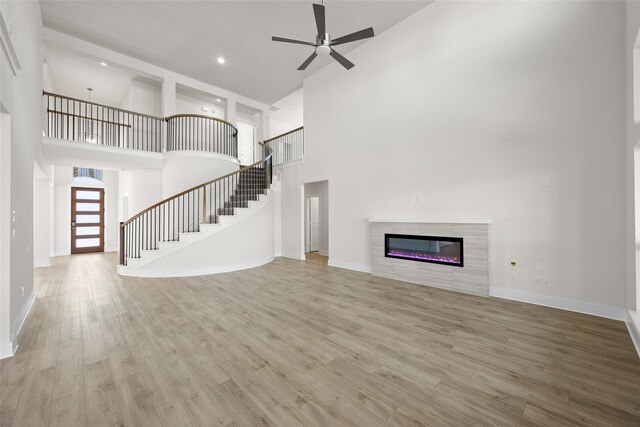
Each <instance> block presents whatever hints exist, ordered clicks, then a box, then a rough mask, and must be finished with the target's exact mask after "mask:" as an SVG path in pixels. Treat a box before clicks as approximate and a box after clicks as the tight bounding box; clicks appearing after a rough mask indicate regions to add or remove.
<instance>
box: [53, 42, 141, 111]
mask: <svg viewBox="0 0 640 427" xmlns="http://www.w3.org/2000/svg"><path fill="white" fill-rule="evenodd" d="M45 59H46V61H47V64H48V65H49V71H50V73H51V80H52V81H53V91H54V92H55V93H59V94H61V95H66V96H70V97H72V98H79V99H85V100H88V91H87V88H88V87H90V88H92V89H93V92H92V94H91V100H92V101H93V102H97V103H98V104H105V105H113V106H116V107H119V106H120V105H121V103H122V100H123V99H124V96H125V94H126V91H127V89H128V88H129V86H130V85H131V80H132V79H134V78H135V77H136V74H135V73H133V72H131V71H126V70H123V69H119V68H116V67H113V66H106V67H103V66H102V65H100V63H98V62H96V61H95V60H93V59H89V58H84V57H82V56H79V55H77V54H75V53H72V52H69V51H68V50H65V49H62V48H59V47H57V46H55V45H52V44H49V43H47V44H46V45H45Z"/></svg>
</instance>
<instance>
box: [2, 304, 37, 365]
mask: <svg viewBox="0 0 640 427" xmlns="http://www.w3.org/2000/svg"><path fill="white" fill-rule="evenodd" d="M35 300H36V293H35V291H31V295H29V298H28V299H27V302H26V303H25V304H24V306H22V310H20V314H19V315H18V317H17V318H16V320H15V321H14V322H13V326H14V327H13V328H12V330H15V331H16V332H15V335H14V336H13V340H12V341H2V342H0V359H4V358H6V357H12V356H13V355H14V354H16V351H18V347H19V344H18V339H17V338H18V336H19V335H20V331H21V330H22V326H24V322H25V321H26V320H27V317H29V313H30V312H31V307H33V303H34V302H35ZM16 325H17V326H18V327H17V328H16V327H15V326H16ZM12 333H13V332H12ZM14 345H15V347H14Z"/></svg>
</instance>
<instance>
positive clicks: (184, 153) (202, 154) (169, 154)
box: [162, 150, 240, 165]
mask: <svg viewBox="0 0 640 427" xmlns="http://www.w3.org/2000/svg"><path fill="white" fill-rule="evenodd" d="M162 154H163V155H164V158H165V159H168V158H175V157H178V158H180V157H182V158H184V157H188V158H191V157H194V156H195V157H198V158H207V157H208V158H210V159H216V160H226V161H228V162H231V163H234V164H236V165H239V164H240V160H239V159H237V158H235V157H233V156H229V155H227V154H221V153H210V152H208V151H198V150H173V151H165V152H163V153H162Z"/></svg>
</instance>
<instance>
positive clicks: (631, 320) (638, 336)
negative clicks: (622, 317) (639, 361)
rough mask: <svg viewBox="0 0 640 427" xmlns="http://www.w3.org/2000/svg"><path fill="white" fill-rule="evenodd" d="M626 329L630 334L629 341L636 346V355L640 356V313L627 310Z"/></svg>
mask: <svg viewBox="0 0 640 427" xmlns="http://www.w3.org/2000/svg"><path fill="white" fill-rule="evenodd" d="M627 329H628V330H629V335H631V341H633V345H634V346H635V347H636V351H637V352H638V357H640V313H639V312H637V311H631V310H629V311H627Z"/></svg>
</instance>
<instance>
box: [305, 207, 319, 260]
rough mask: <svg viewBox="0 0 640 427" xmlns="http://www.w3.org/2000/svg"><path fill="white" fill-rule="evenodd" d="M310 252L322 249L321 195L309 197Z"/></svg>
mask: <svg viewBox="0 0 640 427" xmlns="http://www.w3.org/2000/svg"><path fill="white" fill-rule="evenodd" d="M308 235H309V252H316V251H319V250H320V197H318V196H312V197H309V234H308Z"/></svg>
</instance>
